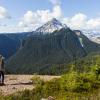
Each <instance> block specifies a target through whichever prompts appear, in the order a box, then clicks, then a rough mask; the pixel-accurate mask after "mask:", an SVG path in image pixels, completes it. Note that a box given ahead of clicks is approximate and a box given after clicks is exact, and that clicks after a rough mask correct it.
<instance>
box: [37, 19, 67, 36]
mask: <svg viewBox="0 0 100 100" xmlns="http://www.w3.org/2000/svg"><path fill="white" fill-rule="evenodd" d="M62 28H67V26H66V25H65V24H62V23H61V22H60V21H58V20H57V19H56V18H53V19H52V20H50V21H48V22H47V23H46V24H44V25H42V26H41V27H39V28H37V29H36V32H38V33H43V34H46V33H52V32H54V31H56V30H60V29H62Z"/></svg>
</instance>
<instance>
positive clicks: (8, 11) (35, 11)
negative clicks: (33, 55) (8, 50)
mask: <svg viewBox="0 0 100 100" xmlns="http://www.w3.org/2000/svg"><path fill="white" fill-rule="evenodd" d="M99 4H100V0H0V33H10V32H11V33H13V32H25V31H34V30H35V29H36V28H37V27H39V26H41V25H42V24H44V23H46V22H47V21H49V20H51V19H52V18H57V19H58V20H60V21H61V22H62V23H64V24H67V26H68V27H70V28H72V29H79V30H93V31H99V32H100V5H99Z"/></svg>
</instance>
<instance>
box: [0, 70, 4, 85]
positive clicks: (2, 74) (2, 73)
mask: <svg viewBox="0 0 100 100" xmlns="http://www.w3.org/2000/svg"><path fill="white" fill-rule="evenodd" d="M1 76H2V80H1V82H2V84H4V72H3V71H2V72H1Z"/></svg>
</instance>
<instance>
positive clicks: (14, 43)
mask: <svg viewBox="0 0 100 100" xmlns="http://www.w3.org/2000/svg"><path fill="white" fill-rule="evenodd" d="M19 47H20V41H19V40H16V39H13V38H10V37H8V36H6V35H4V34H0V54H2V55H3V56H4V57H5V59H7V58H9V57H10V56H12V55H13V54H14V53H16V51H17V50H18V49H19Z"/></svg>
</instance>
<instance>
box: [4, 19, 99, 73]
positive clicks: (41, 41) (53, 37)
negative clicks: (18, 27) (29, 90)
mask: <svg viewBox="0 0 100 100" xmlns="http://www.w3.org/2000/svg"><path fill="white" fill-rule="evenodd" d="M99 50H100V45H99V44H97V43H94V42H92V41H90V40H89V38H87V37H86V36H85V35H83V33H82V32H81V31H79V30H71V29H70V28H68V27H67V26H66V25H63V24H62V23H61V22H59V21H58V20H57V19H55V18H53V19H52V20H51V21H49V22H47V23H46V24H44V25H43V26H41V27H39V28H38V29H36V31H34V32H32V33H30V34H28V35H26V36H25V38H23V41H22V47H21V49H19V50H18V51H17V53H16V54H15V55H13V56H12V57H10V59H9V60H8V61H7V63H6V66H7V71H8V72H9V73H21V74H24V73H25V74H26V73H27V74H33V73H38V74H61V73H62V72H63V71H66V70H67V69H66V70H65V69H64V68H63V67H62V66H61V65H62V64H65V63H66V64H68V63H69V62H71V61H73V60H76V59H79V58H82V57H84V56H86V55H87V54H89V53H91V52H94V51H99ZM66 68H68V66H67V65H66Z"/></svg>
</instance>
